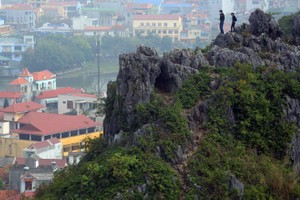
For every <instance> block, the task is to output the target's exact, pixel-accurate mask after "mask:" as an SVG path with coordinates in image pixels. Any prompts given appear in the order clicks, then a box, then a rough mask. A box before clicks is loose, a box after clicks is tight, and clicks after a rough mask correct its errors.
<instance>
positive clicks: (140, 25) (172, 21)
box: [133, 15, 183, 41]
mask: <svg viewBox="0 0 300 200" xmlns="http://www.w3.org/2000/svg"><path fill="white" fill-rule="evenodd" d="M182 24H183V23H182V17H181V16H180V15H136V16H134V17H133V35H134V36H138V35H141V36H147V35H150V34H154V35H158V36H160V37H170V38H172V39H173V40H175V41H176V40H179V39H180V32H181V31H182V29H183V26H182Z"/></svg>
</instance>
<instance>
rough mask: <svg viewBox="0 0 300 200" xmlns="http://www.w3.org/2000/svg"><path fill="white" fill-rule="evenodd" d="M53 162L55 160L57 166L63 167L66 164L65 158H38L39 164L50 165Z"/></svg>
mask: <svg viewBox="0 0 300 200" xmlns="http://www.w3.org/2000/svg"><path fill="white" fill-rule="evenodd" d="M53 162H56V166H57V167H58V168H64V167H66V166H67V162H66V160H65V159H40V160H39V166H51V165H52V163H53Z"/></svg>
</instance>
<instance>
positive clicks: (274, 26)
mask: <svg viewBox="0 0 300 200" xmlns="http://www.w3.org/2000/svg"><path fill="white" fill-rule="evenodd" d="M249 22H250V31H251V33H252V34H253V35H255V36H260V35H261V34H262V33H265V34H267V35H268V36H269V37H270V38H272V39H276V38H279V37H281V35H282V32H281V30H280V28H279V25H278V23H277V22H276V20H275V19H273V18H272V16H270V15H268V14H266V13H264V12H263V11H262V10H260V9H256V10H255V11H254V12H252V13H251V15H250V18H249Z"/></svg>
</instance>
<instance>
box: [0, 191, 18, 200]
mask: <svg viewBox="0 0 300 200" xmlns="http://www.w3.org/2000/svg"><path fill="white" fill-rule="evenodd" d="M17 194H18V191H17V190H0V200H8V199H10V198H11V197H13V196H15V195H17Z"/></svg>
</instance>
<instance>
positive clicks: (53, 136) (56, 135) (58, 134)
mask: <svg viewBox="0 0 300 200" xmlns="http://www.w3.org/2000/svg"><path fill="white" fill-rule="evenodd" d="M52 138H57V139H59V138H60V133H56V134H53V135H52Z"/></svg>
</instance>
